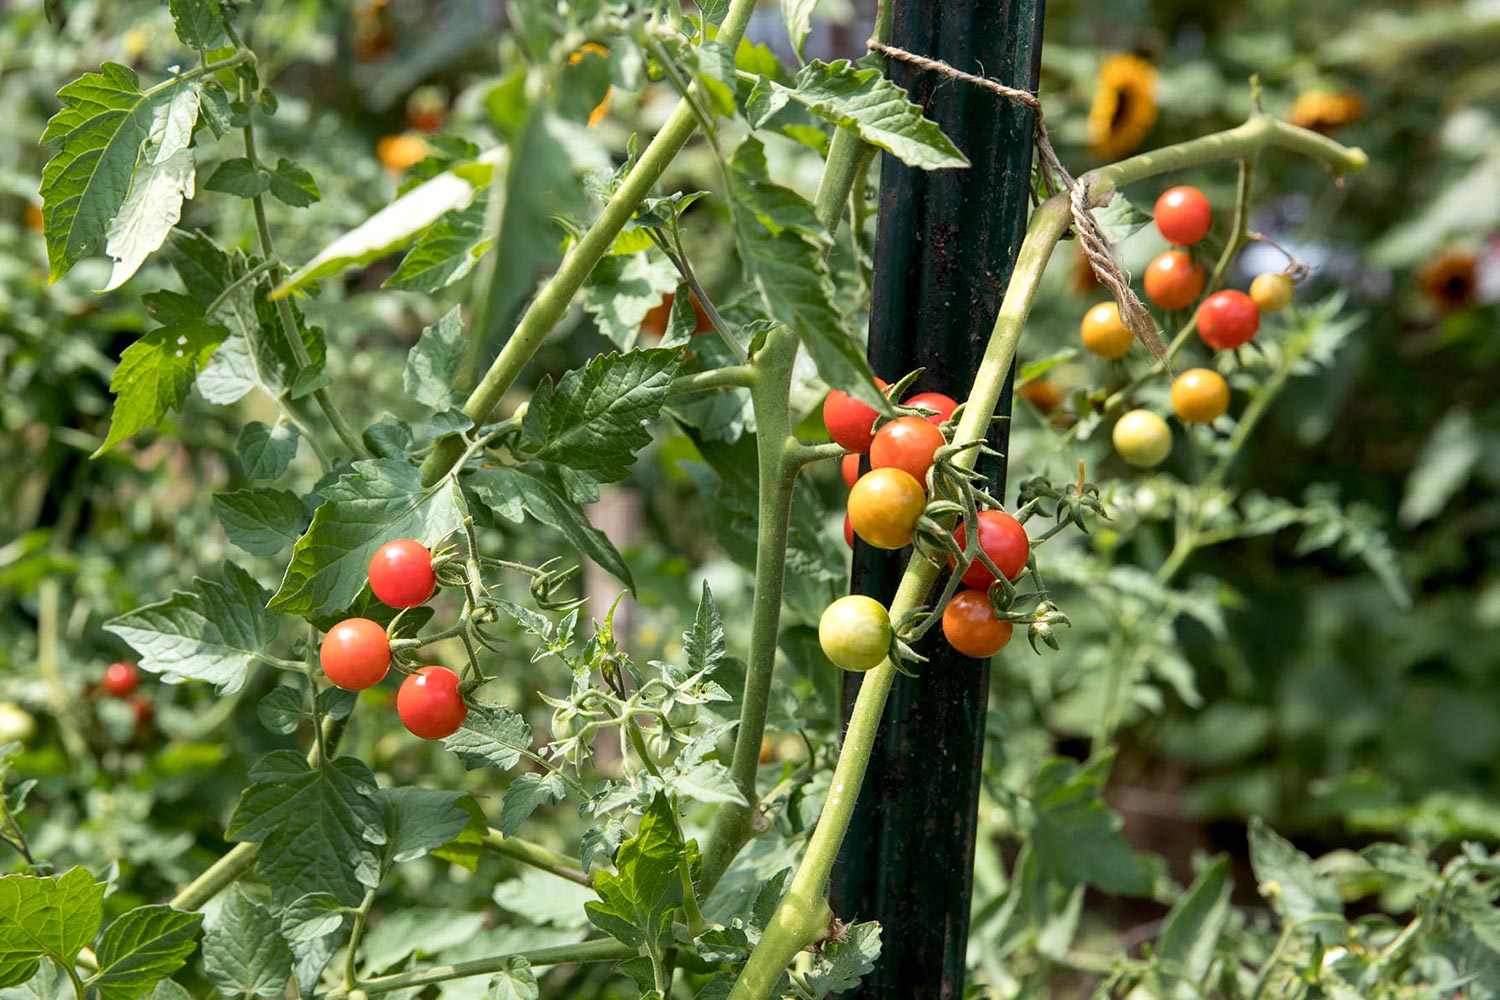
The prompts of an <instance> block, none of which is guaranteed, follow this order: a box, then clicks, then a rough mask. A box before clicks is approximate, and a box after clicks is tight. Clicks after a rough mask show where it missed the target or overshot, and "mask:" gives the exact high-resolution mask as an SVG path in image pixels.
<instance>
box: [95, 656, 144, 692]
mask: <svg viewBox="0 0 1500 1000" xmlns="http://www.w3.org/2000/svg"><path fill="white" fill-rule="evenodd" d="M140 683H141V671H140V668H139V667H137V666H136V665H135V664H134V663H125V662H123V661H122V662H120V663H111V664H110V665H109V666H107V667H105V668H104V690H106V691H108V692H109V693H110V694H112V695H114V696H115V697H116V698H129V697H130V696H131V695H132V694H134V693H135V689H136V688H137V687H139V686H140Z"/></svg>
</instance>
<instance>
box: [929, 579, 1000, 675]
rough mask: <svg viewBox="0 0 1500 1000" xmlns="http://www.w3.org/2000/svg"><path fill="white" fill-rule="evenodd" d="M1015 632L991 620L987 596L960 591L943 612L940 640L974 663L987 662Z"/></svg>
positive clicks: (977, 592) (980, 592) (991, 613)
mask: <svg viewBox="0 0 1500 1000" xmlns="http://www.w3.org/2000/svg"><path fill="white" fill-rule="evenodd" d="M1014 630H1015V626H1013V625H1012V624H1011V623H1010V622H1003V621H1000V620H999V619H997V618H996V617H995V609H994V608H993V607H992V606H991V604H990V598H989V595H988V594H986V593H985V592H984V591H982V590H960V591H959V592H958V593H956V594H954V595H953V600H951V601H949V602H948V606H947V607H946V608H944V609H943V638H945V639H947V640H948V645H950V646H952V647H953V648H954V649H955V650H957V651H958V652H960V653H962V654H963V655H965V656H972V657H973V658H974V659H976V660H984V659H988V658H989V657H991V656H994V655H995V654H996V653H998V652H1000V650H1002V649H1004V648H1005V646H1006V644H1007V643H1009V642H1010V636H1011V632H1013V631H1014Z"/></svg>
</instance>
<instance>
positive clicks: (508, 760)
mask: <svg viewBox="0 0 1500 1000" xmlns="http://www.w3.org/2000/svg"><path fill="white" fill-rule="evenodd" d="M443 746H445V747H447V748H448V749H449V750H452V751H453V752H454V753H455V754H457V755H458V758H459V760H462V761H463V762H464V766H465V767H467V768H468V769H469V770H471V771H472V770H474V769H475V768H479V767H494V768H498V769H499V770H501V771H508V770H510V769H511V768H513V767H515V766H516V765H517V764H519V763H520V762H521V757H522V756H523V755H526V754H530V753H531V727H530V726H528V725H527V724H526V720H525V719H523V718H521V717H520V716H519V715H517V714H516V713H515V712H512V711H511V710H510V709H508V708H502V707H501V706H499V705H475V706H473V707H472V708H470V709H469V716H468V718H466V719H465V720H464V724H463V725H462V726H460V727H459V730H458V732H456V733H454V734H453V735H452V736H447V737H444V738H443Z"/></svg>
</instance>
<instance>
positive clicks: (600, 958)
mask: <svg viewBox="0 0 1500 1000" xmlns="http://www.w3.org/2000/svg"><path fill="white" fill-rule="evenodd" d="M636 954H637V952H636V950H635V949H634V948H631V947H628V946H626V945H623V944H621V943H620V942H618V941H610V940H600V941H584V942H582V943H580V944H563V945H555V946H553V947H551V948H538V949H536V950H535V951H520V952H516V953H514V954H510V955H496V956H494V957H492V958H478V959H475V960H474V961H472V962H457V963H455V964H453V965H434V966H432V967H431V968H427V969H422V970H420V971H417V972H402V973H399V974H397V975H393V976H377V977H375V978H374V979H367V980H365V981H364V982H362V983H360V984H359V988H360V989H361V990H362V991H364V992H365V993H368V994H371V995H374V994H376V993H394V992H396V991H397V990H408V989H416V988H418V987H422V986H430V985H432V984H433V983H445V982H447V981H448V980H450V979H468V978H471V977H473V976H489V975H493V974H495V973H497V972H501V971H503V970H504V969H506V968H507V967H508V966H509V965H510V963H511V962H512V961H514V960H515V959H518V958H524V959H525V960H526V961H527V962H528V963H529V964H530V965H532V966H533V967H537V966H543V965H568V964H572V963H576V962H621V961H624V960H625V959H627V958H635V957H636ZM323 996H324V1000H348V997H349V991H347V990H334V991H332V992H330V993H325V994H324V995H323Z"/></svg>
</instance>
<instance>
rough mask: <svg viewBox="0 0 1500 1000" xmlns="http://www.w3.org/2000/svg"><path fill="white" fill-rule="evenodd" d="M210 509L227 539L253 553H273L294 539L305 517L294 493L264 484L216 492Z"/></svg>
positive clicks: (298, 498) (299, 501)
mask: <svg viewBox="0 0 1500 1000" xmlns="http://www.w3.org/2000/svg"><path fill="white" fill-rule="evenodd" d="M262 426H264V425H262ZM214 511H215V512H216V513H217V514H218V515H219V523H220V524H222V525H223V526H224V533H225V534H226V535H228V536H229V540H230V541H231V542H233V543H234V544H235V545H238V546H239V547H240V548H242V549H244V550H245V551H246V552H248V553H250V554H251V555H254V556H274V555H275V554H276V553H278V552H280V551H281V550H282V549H284V548H286V547H287V546H288V545H291V544H292V543H294V542H296V540H297V537H298V536H299V535H301V534H302V527H303V522H304V521H305V520H306V517H307V510H306V508H304V507H303V506H302V499H301V498H300V497H298V496H297V494H295V493H290V492H288V491H287V490H277V489H272V488H270V487H268V486H257V487H255V488H253V489H248V490H235V491H233V492H231V493H219V494H216V495H215V496H214Z"/></svg>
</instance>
